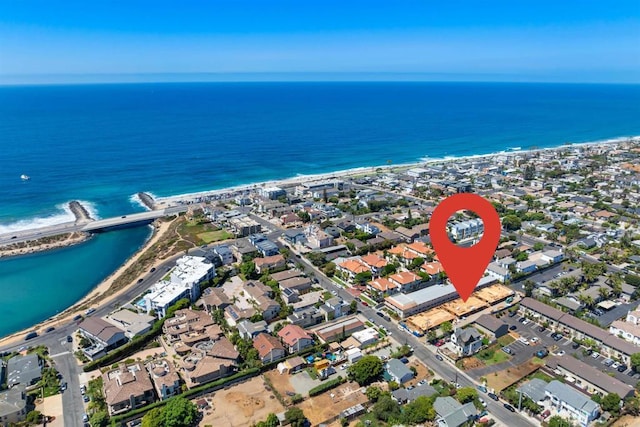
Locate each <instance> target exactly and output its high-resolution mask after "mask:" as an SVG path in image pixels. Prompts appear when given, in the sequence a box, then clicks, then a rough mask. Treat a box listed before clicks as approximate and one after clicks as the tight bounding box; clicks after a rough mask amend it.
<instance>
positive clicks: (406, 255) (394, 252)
mask: <svg viewBox="0 0 640 427" xmlns="http://www.w3.org/2000/svg"><path fill="white" fill-rule="evenodd" d="M387 257H388V258H389V261H398V262H399V263H400V264H402V265H404V266H405V267H406V266H408V265H409V264H411V261H413V260H414V259H416V258H420V255H418V254H417V253H416V252H415V251H412V250H410V249H409V248H408V247H407V245H406V244H403V245H398V246H394V247H393V248H391V249H389V250H388V251H387Z"/></svg>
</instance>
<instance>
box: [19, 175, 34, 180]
mask: <svg viewBox="0 0 640 427" xmlns="http://www.w3.org/2000/svg"><path fill="white" fill-rule="evenodd" d="M20 179H21V180H23V181H29V180H30V179H31V177H30V176H29V175H25V174H22V175H20Z"/></svg>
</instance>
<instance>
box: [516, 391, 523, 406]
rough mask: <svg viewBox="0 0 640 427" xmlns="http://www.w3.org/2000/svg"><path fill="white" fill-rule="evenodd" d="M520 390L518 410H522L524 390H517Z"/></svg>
mask: <svg viewBox="0 0 640 427" xmlns="http://www.w3.org/2000/svg"><path fill="white" fill-rule="evenodd" d="M516 391H517V392H518V411H521V410H522V392H521V391H520V390H516Z"/></svg>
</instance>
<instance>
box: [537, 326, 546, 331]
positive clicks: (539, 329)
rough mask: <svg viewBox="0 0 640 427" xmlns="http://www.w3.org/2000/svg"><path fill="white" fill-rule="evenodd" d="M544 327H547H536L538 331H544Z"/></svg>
mask: <svg viewBox="0 0 640 427" xmlns="http://www.w3.org/2000/svg"><path fill="white" fill-rule="evenodd" d="M545 329H547V328H545V327H544V326H540V327H539V328H538V332H544V330H545Z"/></svg>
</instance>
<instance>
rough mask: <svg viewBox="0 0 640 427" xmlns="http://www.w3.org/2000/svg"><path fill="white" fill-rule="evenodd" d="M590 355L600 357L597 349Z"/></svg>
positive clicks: (595, 357)
mask: <svg viewBox="0 0 640 427" xmlns="http://www.w3.org/2000/svg"><path fill="white" fill-rule="evenodd" d="M591 357H593V358H594V359H597V358H598V357H600V353H598V352H597V351H594V352H593V353H592V354H591Z"/></svg>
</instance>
